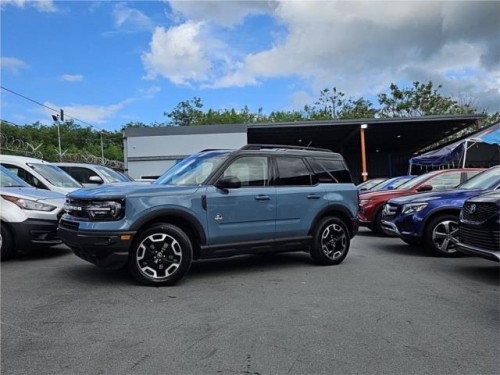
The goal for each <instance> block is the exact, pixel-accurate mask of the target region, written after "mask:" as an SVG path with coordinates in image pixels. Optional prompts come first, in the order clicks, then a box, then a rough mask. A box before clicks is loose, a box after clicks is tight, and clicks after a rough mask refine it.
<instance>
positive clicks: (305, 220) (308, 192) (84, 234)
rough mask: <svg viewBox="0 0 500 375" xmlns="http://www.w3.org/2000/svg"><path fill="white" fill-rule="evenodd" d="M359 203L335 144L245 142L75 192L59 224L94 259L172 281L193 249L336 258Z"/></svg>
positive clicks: (154, 281)
mask: <svg viewBox="0 0 500 375" xmlns="http://www.w3.org/2000/svg"><path fill="white" fill-rule="evenodd" d="M357 210H358V190H357V188H356V186H355V185H354V184H353V183H352V180H351V175H350V173H349V170H348V169H347V167H346V164H345V161H344V159H343V158H342V156H341V155H340V154H337V153H333V152H331V151H329V150H322V149H312V148H298V147H295V148H294V147H290V146H273V145H270V146H264V145H248V146H245V147H243V148H242V149H240V150H235V151H228V150H217V151H214V150H212V151H206V152H201V153H199V154H195V155H192V156H190V157H188V158H186V159H185V160H183V161H181V162H180V163H178V164H176V165H175V166H174V167H172V168H171V169H169V170H168V171H167V172H166V173H165V174H164V175H163V176H161V177H160V178H159V179H158V180H157V181H156V182H155V183H153V184H151V185H145V184H134V183H124V184H114V185H107V186H100V187H96V188H87V189H80V190H78V191H76V192H73V193H71V194H69V195H68V196H67V201H66V205H65V211H66V213H65V214H64V216H63V217H62V219H61V221H60V223H59V234H60V236H61V239H62V240H63V242H64V243H65V244H66V245H68V246H69V247H70V248H71V249H73V251H74V253H75V254H76V255H77V256H79V257H80V258H83V259H85V260H87V261H89V262H91V263H94V264H96V265H97V266H100V267H107V268H115V267H121V266H123V265H127V264H128V267H129V269H130V272H131V273H132V275H133V276H134V277H135V278H136V279H137V280H138V281H139V282H141V283H143V284H147V285H172V284H173V283H175V282H176V281H178V280H179V279H180V278H181V277H183V276H184V275H185V274H186V273H187V272H188V270H189V267H190V266H191V262H192V260H193V259H206V258H216V257H227V256H232V255H239V254H252V253H267V252H282V251H307V252H309V253H310V255H311V257H312V258H313V260H314V261H315V262H317V263H319V264H323V265H331V264H339V263H341V262H342V261H343V260H344V258H345V257H346V255H347V252H348V250H349V245H350V240H351V238H352V237H353V236H354V235H355V234H356V232H357V230H358V222H357Z"/></svg>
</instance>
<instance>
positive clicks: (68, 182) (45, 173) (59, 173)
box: [28, 163, 82, 188]
mask: <svg viewBox="0 0 500 375" xmlns="http://www.w3.org/2000/svg"><path fill="white" fill-rule="evenodd" d="M28 165H29V166H30V167H31V168H32V169H33V170H34V171H36V172H38V173H39V174H40V175H41V176H42V177H44V178H45V179H46V180H47V181H48V182H50V183H51V184H52V185H54V186H57V187H67V188H80V187H82V185H80V184H79V183H78V182H77V181H76V180H74V179H73V177H71V176H70V175H69V174H67V173H66V172H64V171H63V170H62V169H61V168H59V167H57V166H55V165H51V164H38V163H30V164H28Z"/></svg>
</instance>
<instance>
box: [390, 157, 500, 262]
mask: <svg viewBox="0 0 500 375" xmlns="http://www.w3.org/2000/svg"><path fill="white" fill-rule="evenodd" d="M499 188H500V166H496V167H492V168H489V169H487V170H486V171H484V172H481V173H479V174H477V175H475V176H474V177H472V178H471V179H470V180H468V181H466V182H464V183H463V184H461V185H459V186H457V187H456V188H455V189H452V190H448V191H441V192H435V193H421V194H413V195H408V196H404V197H399V198H393V199H390V200H389V201H388V202H387V203H386V205H385V207H384V210H383V215H382V227H383V229H384V230H385V231H386V232H389V233H391V234H394V235H397V236H399V237H400V238H401V239H403V241H405V242H406V243H409V244H423V245H424V247H425V248H426V249H427V250H429V251H430V252H431V253H433V254H435V255H440V256H454V255H457V249H456V247H455V243H456V241H457V235H458V217H459V214H460V210H461V209H462V206H463V205H464V202H465V200H466V199H467V198H471V197H474V196H476V195H480V194H483V193H485V192H488V191H492V190H497V189H499Z"/></svg>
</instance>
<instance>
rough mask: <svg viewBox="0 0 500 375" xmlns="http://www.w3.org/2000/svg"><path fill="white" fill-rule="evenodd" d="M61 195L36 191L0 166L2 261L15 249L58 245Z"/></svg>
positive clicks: (59, 241) (62, 197) (62, 198)
mask: <svg viewBox="0 0 500 375" xmlns="http://www.w3.org/2000/svg"><path fill="white" fill-rule="evenodd" d="M64 201H65V197H64V195H63V194H60V193H56V192H53V191H48V190H40V189H35V188H34V187H32V186H30V185H28V184H27V183H26V182H24V181H23V180H21V179H20V178H19V177H17V176H16V175H14V174H13V173H11V172H9V170H8V169H6V168H5V167H2V166H0V202H1V207H2V209H1V210H0V219H1V226H0V248H1V259H2V261H3V260H6V259H9V258H12V257H14V256H15V255H16V252H17V250H18V249H27V248H30V249H33V248H37V247H47V246H52V245H57V244H60V243H61V240H60V239H59V237H58V236H57V224H58V220H59V218H60V216H62V207H63V204H64Z"/></svg>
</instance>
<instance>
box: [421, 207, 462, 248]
mask: <svg viewBox="0 0 500 375" xmlns="http://www.w3.org/2000/svg"><path fill="white" fill-rule="evenodd" d="M457 236H458V216H457V215H453V214H445V215H440V216H437V217H435V218H434V219H432V220H431V221H430V222H429V224H427V226H426V227H425V232H424V241H423V242H424V247H425V249H426V250H427V251H429V252H430V253H431V254H433V255H436V256H442V257H456V256H458V255H459V252H458V251H457V250H456V248H455V243H456V240H457Z"/></svg>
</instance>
